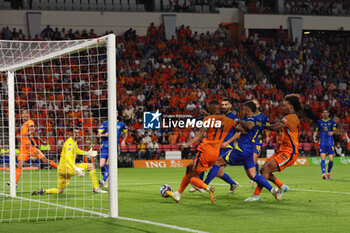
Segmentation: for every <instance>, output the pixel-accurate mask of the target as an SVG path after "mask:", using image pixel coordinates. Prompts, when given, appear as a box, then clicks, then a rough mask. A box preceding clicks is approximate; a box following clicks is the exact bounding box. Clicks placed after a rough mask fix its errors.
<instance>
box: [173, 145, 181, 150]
mask: <svg viewBox="0 0 350 233" xmlns="http://www.w3.org/2000/svg"><path fill="white" fill-rule="evenodd" d="M171 149H172V150H175V151H178V150H180V146H179V145H177V144H174V145H171Z"/></svg>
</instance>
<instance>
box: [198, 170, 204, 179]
mask: <svg viewBox="0 0 350 233" xmlns="http://www.w3.org/2000/svg"><path fill="white" fill-rule="evenodd" d="M204 174H205V172H202V173H201V174H199V176H198V178H199V179H201V180H203V178H204Z"/></svg>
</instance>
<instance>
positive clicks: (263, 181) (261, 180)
mask: <svg viewBox="0 0 350 233" xmlns="http://www.w3.org/2000/svg"><path fill="white" fill-rule="evenodd" d="M253 180H254V181H255V182H256V183H258V185H260V186H261V187H265V188H266V189H268V190H269V191H271V189H272V186H271V184H270V183H269V182H268V181H267V180H266V179H265V178H264V177H263V176H261V175H256V176H255V177H254V179H253Z"/></svg>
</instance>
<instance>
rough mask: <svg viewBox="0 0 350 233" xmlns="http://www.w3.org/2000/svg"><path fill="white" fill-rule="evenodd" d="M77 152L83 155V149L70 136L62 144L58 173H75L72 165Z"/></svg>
mask: <svg viewBox="0 0 350 233" xmlns="http://www.w3.org/2000/svg"><path fill="white" fill-rule="evenodd" d="M77 154H78V155H83V154H85V151H83V150H80V149H79V148H78V146H77V142H75V141H74V140H73V138H71V137H70V138H68V140H67V141H66V142H65V143H64V145H63V148H62V152H61V158H60V163H59V164H58V167H57V170H58V173H75V171H74V169H73V166H74V165H75V159H76V158H77Z"/></svg>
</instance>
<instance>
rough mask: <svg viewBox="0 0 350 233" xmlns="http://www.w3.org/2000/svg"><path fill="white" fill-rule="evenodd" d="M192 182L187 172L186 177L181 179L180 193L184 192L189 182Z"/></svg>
mask: <svg viewBox="0 0 350 233" xmlns="http://www.w3.org/2000/svg"><path fill="white" fill-rule="evenodd" d="M189 183H190V182H188V175H187V173H186V174H185V176H184V178H183V179H182V181H181V185H180V188H179V189H178V190H177V191H178V192H179V193H181V194H182V193H183V192H184V191H185V189H186V187H187V185H188V184H189Z"/></svg>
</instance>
